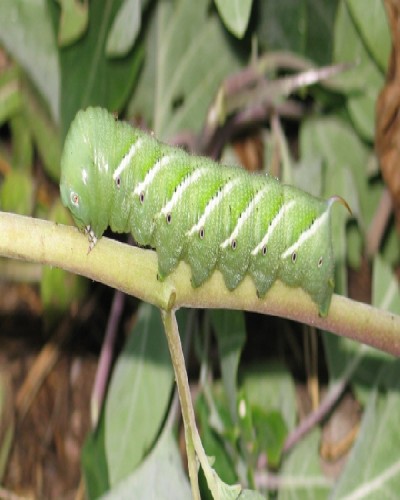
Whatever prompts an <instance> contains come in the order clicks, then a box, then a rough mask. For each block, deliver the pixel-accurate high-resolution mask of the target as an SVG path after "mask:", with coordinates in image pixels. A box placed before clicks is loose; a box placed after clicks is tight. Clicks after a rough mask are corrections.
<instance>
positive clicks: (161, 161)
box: [133, 155, 175, 194]
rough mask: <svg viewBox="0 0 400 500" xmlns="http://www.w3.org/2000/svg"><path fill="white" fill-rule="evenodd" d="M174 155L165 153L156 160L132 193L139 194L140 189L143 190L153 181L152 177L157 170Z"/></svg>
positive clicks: (166, 163)
mask: <svg viewBox="0 0 400 500" xmlns="http://www.w3.org/2000/svg"><path fill="white" fill-rule="evenodd" d="M174 157H175V155H166V156H163V157H162V158H160V159H159V160H158V161H156V163H155V164H154V165H153V166H152V167H151V169H150V170H149V171H148V172H147V174H146V176H145V178H144V179H143V181H142V182H139V184H138V185H137V186H136V188H135V190H134V191H133V194H140V193H141V192H142V191H144V190H145V189H146V188H147V186H148V185H149V184H151V183H152V182H153V179H154V177H155V176H156V175H157V174H158V172H159V171H160V170H162V168H163V167H165V165H168V163H170V162H171V161H172V160H173V158H174Z"/></svg>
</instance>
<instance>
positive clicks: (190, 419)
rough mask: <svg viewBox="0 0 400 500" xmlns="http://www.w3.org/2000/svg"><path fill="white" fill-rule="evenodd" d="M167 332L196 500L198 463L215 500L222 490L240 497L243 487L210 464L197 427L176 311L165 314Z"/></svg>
mask: <svg viewBox="0 0 400 500" xmlns="http://www.w3.org/2000/svg"><path fill="white" fill-rule="evenodd" d="M161 315H162V319H163V323H164V328H165V333H166V336H167V341H168V347H169V352H170V354H171V359H172V365H173V367H174V372H175V379H176V385H177V387H178V394H179V400H180V403H181V408H182V418H183V424H184V427H185V440H186V450H187V454H188V466H189V477H190V483H191V487H192V494H193V498H194V500H200V499H201V497H200V491H199V484H198V475H197V460H196V456H197V458H198V460H199V462H200V465H201V468H202V469H203V472H204V476H205V478H206V481H207V485H208V487H209V489H210V491H211V493H212V495H213V498H215V499H218V498H221V496H220V495H221V491H229V493H230V494H231V495H232V496H229V497H224V498H237V495H239V493H240V490H241V487H240V486H239V485H233V486H228V485H225V484H224V483H223V482H222V481H221V480H220V479H219V477H218V476H217V475H216V473H215V472H214V470H213V469H212V467H211V466H210V464H209V461H208V458H207V455H206V452H205V451H204V448H203V444H202V442H201V439H200V435H199V431H198V430H197V426H196V418H195V415H194V409H193V403H192V397H191V395H190V387H189V381H188V377H187V372H186V366H185V357H184V355H183V350H182V344H181V338H180V336H179V330H178V324H177V321H176V316H175V311H161Z"/></svg>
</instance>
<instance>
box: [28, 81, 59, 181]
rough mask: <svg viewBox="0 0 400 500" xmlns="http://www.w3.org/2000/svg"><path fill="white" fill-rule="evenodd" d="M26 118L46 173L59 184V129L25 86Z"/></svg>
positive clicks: (38, 100)
mask: <svg viewBox="0 0 400 500" xmlns="http://www.w3.org/2000/svg"><path fill="white" fill-rule="evenodd" d="M24 116H25V118H26V124H27V125H28V127H29V130H30V133H31V135H32V137H33V140H34V142H35V146H36V148H37V149H38V151H39V154H40V158H41V160H42V163H43V167H44V169H45V171H46V173H47V174H48V175H49V176H50V177H51V178H52V179H53V180H54V181H56V182H58V181H59V179H60V157H61V140H60V132H59V128H58V127H56V126H55V124H54V122H53V121H52V119H51V117H50V116H49V113H48V112H47V110H46V109H45V108H44V107H43V106H42V105H41V101H40V99H39V98H38V96H37V95H36V93H35V92H34V91H33V90H32V89H31V88H30V87H28V86H27V85H26V86H24Z"/></svg>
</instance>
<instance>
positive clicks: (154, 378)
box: [105, 304, 174, 486]
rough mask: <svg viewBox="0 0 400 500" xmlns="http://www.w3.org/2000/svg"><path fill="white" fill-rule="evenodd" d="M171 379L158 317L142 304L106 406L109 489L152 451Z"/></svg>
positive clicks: (169, 394) (162, 416) (168, 396)
mask: <svg viewBox="0 0 400 500" xmlns="http://www.w3.org/2000/svg"><path fill="white" fill-rule="evenodd" d="M173 381H174V377H173V369H172V364H171V360H170V356H169V351H168V346H167V342H166V339H165V333H164V328H163V324H162V321H161V317H160V313H159V311H158V310H157V309H156V308H155V307H153V306H150V305H149V304H142V305H141V306H140V312H139V318H138V321H137V323H136V325H135V327H134V329H133V331H132V332H131V334H130V337H129V339H128V341H127V344H126V346H125V348H124V350H123V352H122V353H121V355H120V356H119V358H118V361H117V364H116V366H115V370H114V373H113V377H112V380H111V383H110V388H109V395H108V397H107V401H106V406H105V450H106V455H107V461H108V470H109V477H110V485H111V486H113V485H115V484H116V483H118V482H119V481H120V480H122V479H123V478H125V477H126V476H128V475H129V474H130V473H131V472H132V471H133V470H134V469H135V467H137V466H138V464H139V463H140V462H141V461H142V460H143V458H144V456H145V455H146V454H147V453H148V452H149V451H150V449H151V446H152V445H153V444H154V441H155V439H156V437H157V434H158V433H159V432H160V429H161V425H162V422H163V420H164V418H165V415H166V412H167V409H168V403H169V400H170V397H171V390H172V387H173Z"/></svg>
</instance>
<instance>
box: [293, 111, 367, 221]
mask: <svg viewBox="0 0 400 500" xmlns="http://www.w3.org/2000/svg"><path fill="white" fill-rule="evenodd" d="M300 148H301V158H302V161H303V162H305V161H315V159H316V158H320V159H322V160H323V162H324V163H325V165H326V166H327V178H326V180H325V184H326V186H327V187H329V194H328V193H327V192H325V194H326V195H328V196H332V195H334V194H337V195H340V196H342V197H344V198H345V199H346V201H347V203H348V204H349V205H350V207H351V209H352V212H353V213H354V214H356V215H357V216H358V219H359V222H360V223H361V224H362V226H363V227H366V225H367V222H368V221H364V220H363V217H364V214H366V213H368V206H369V205H370V203H371V199H370V193H369V191H368V184H367V170H366V166H367V160H368V155H369V150H368V148H366V147H365V145H364V144H363V143H362V141H361V140H360V139H359V137H358V136H357V134H356V133H355V132H354V129H353V128H352V127H350V126H349V125H348V124H347V123H346V122H345V121H344V120H341V119H339V118H336V117H328V118H315V119H311V120H306V121H305V122H304V123H303V125H302V127H301V130H300ZM343 167H347V168H348V169H349V171H350V172H351V176H352V177H353V179H354V183H355V186H356V192H355V193H354V188H353V186H350V188H348V189H347V192H343V191H339V192H337V191H335V190H334V187H331V183H332V181H334V180H335V176H336V171H337V169H339V168H343ZM347 185H348V181H346V182H345V186H347ZM325 191H326V190H325ZM358 204H360V210H359V211H358V212H357V207H358ZM344 213H345V212H344ZM335 216H336V215H335Z"/></svg>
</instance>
